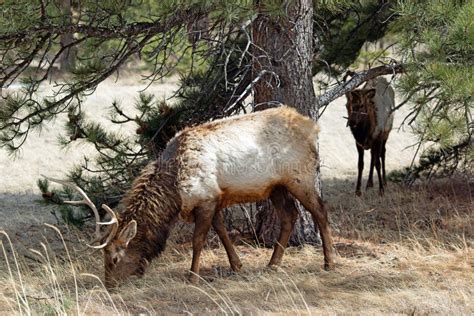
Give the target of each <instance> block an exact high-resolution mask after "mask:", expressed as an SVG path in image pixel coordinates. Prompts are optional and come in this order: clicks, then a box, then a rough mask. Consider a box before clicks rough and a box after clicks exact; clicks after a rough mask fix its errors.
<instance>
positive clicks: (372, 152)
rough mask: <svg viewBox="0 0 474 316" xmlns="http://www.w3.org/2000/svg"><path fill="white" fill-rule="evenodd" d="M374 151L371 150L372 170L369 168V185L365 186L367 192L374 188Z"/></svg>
mask: <svg viewBox="0 0 474 316" xmlns="http://www.w3.org/2000/svg"><path fill="white" fill-rule="evenodd" d="M374 163H375V159H374V151H373V149H370V168H369V179H368V180H367V185H366V186H365V190H367V189H368V188H372V187H373V186H374Z"/></svg>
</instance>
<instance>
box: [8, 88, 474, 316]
mask: <svg viewBox="0 0 474 316" xmlns="http://www.w3.org/2000/svg"><path fill="white" fill-rule="evenodd" d="M173 87H174V85H173V84H166V85H156V86H154V87H153V89H152V92H153V93H156V94H158V95H160V96H166V97H169V96H171V95H172V92H171V91H172V89H173ZM140 88H142V87H140V86H137V85H133V84H131V83H126V84H124V83H119V84H113V83H110V82H109V83H105V84H104V85H103V86H101V87H100V88H99V89H98V91H97V92H96V93H95V94H94V95H93V96H92V99H90V100H89V101H88V103H89V105H90V106H91V107H92V108H93V107H96V109H94V111H93V112H94V113H99V116H98V118H97V119H98V120H102V121H104V122H105V119H104V118H103V117H102V116H101V115H102V114H103V113H106V111H99V110H100V106H102V105H104V104H105V105H107V104H110V102H111V101H112V100H113V98H114V97H115V98H118V99H119V100H122V101H123V103H124V105H127V104H130V105H131V104H132V100H133V99H134V98H135V97H136V95H135V91H137V90H139V89H140ZM127 107H128V108H130V106H127ZM397 114H398V117H397V120H396V124H397V122H398V124H399V122H400V119H401V117H402V116H403V115H402V113H397ZM344 115H345V113H344V101H343V100H342V99H339V100H337V101H335V102H334V103H333V104H331V105H330V106H329V108H328V109H327V111H326V113H325V114H324V116H323V118H322V120H321V127H322V133H321V139H320V145H321V148H320V150H321V155H322V162H323V168H322V172H323V177H324V190H325V198H326V199H327V200H328V202H329V205H330V207H331V215H330V216H331V221H332V227H333V230H334V236H335V240H336V249H337V252H338V254H339V256H338V257H337V268H336V271H334V272H326V271H324V270H322V253H321V249H317V248H313V247H309V246H308V247H303V248H290V249H288V250H287V252H286V254H285V257H284V259H283V263H282V266H281V267H280V268H278V269H276V270H270V269H267V268H266V263H267V262H268V260H269V259H270V256H271V250H270V249H265V248H259V247H255V246H253V245H239V246H238V247H237V250H238V253H239V255H240V257H241V259H242V263H243V264H244V268H243V271H242V272H241V273H239V274H232V273H230V272H229V268H228V263H227V259H226V256H225V251H224V249H223V247H222V246H220V245H219V243H218V242H217V241H216V238H215V237H214V236H212V237H210V239H209V247H208V248H207V249H206V250H205V251H204V257H203V262H202V268H203V269H202V276H203V280H202V281H201V283H200V285H199V286H193V285H190V284H188V283H187V282H186V278H185V277H186V271H187V270H188V269H189V267H190V262H191V248H190V245H189V244H180V245H177V244H175V243H173V242H172V241H171V243H170V244H169V246H168V249H167V250H166V252H165V253H164V255H163V256H162V257H161V258H159V259H157V260H155V261H154V262H153V265H152V266H151V267H150V270H149V272H148V273H147V274H146V275H145V277H144V278H143V279H139V280H132V281H131V282H129V283H128V284H125V285H124V286H123V287H121V288H119V289H118V290H117V291H115V292H112V293H108V292H107V291H105V290H104V288H103V286H102V284H101V281H100V277H102V273H103V269H102V260H101V256H100V253H97V254H93V253H92V252H91V251H86V252H82V253H80V252H78V251H77V250H78V249H80V248H82V247H83V243H82V242H78V240H81V241H82V240H83V239H85V238H86V236H85V234H84V233H83V232H77V231H75V230H71V229H68V228H67V227H65V226H62V225H59V226H58V228H59V229H60V231H61V235H59V234H58V232H56V231H55V230H53V228H50V227H46V226H44V225H43V223H50V224H56V219H55V218H54V217H53V216H52V215H51V214H50V212H49V208H48V207H46V206H43V205H41V204H38V203H36V202H35V200H37V199H39V198H40V197H39V195H38V190H37V188H36V184H35V182H36V179H37V178H38V176H39V174H40V173H45V174H48V175H50V176H56V177H61V176H62V175H63V174H64V172H65V171H67V170H68V169H69V168H70V166H71V165H72V164H73V163H74V162H77V161H78V160H79V159H80V158H81V156H82V154H83V153H87V152H90V148H87V146H82V147H79V148H76V147H75V148H71V149H70V150H69V151H67V152H64V151H61V150H59V149H58V148H57V147H56V145H55V142H56V137H57V133H58V131H57V129H58V128H60V127H61V123H62V122H63V121H62V120H61V119H59V120H58V121H56V123H55V124H54V125H51V126H49V127H48V128H46V129H44V130H43V132H42V134H41V135H38V136H35V137H32V138H30V140H29V141H28V142H27V144H26V145H25V148H24V150H23V152H22V155H21V156H20V158H19V159H17V160H15V161H11V160H10V159H9V158H8V157H7V155H6V154H5V153H4V152H0V174H1V177H0V229H3V230H5V231H6V232H7V233H8V236H9V237H10V239H11V240H12V243H13V246H12V245H11V244H10V243H9V241H8V239H7V238H6V236H3V237H2V239H1V243H0V245H1V248H2V249H1V254H0V314H2V315H3V314H10V313H22V312H25V313H34V314H46V313H48V314H49V313H54V314H56V313H62V314H63V313H77V312H79V313H81V314H82V313H86V314H87V313H104V314H106V313H109V314H112V313H135V314H136V313H150V314H165V313H167V314H168V313H169V314H178V313H179V314H184V313H193V314H202V313H212V314H217V313H219V314H224V313H225V314H239V313H244V314H255V313H257V314H261V313H278V314H283V313H285V314H286V313H291V314H327V313H333V314H334V313H344V314H346V313H356V314H362V313H363V314H381V313H384V314H385V313H390V314H434V313H436V314H456V315H458V314H459V315H460V314H473V313H474V307H473V305H472V301H473V290H472V289H471V284H473V283H474V282H473V281H474V273H473V267H474V256H473V246H474V245H473V240H474V230H473V213H472V212H473V210H474V207H473V206H474V203H473V194H472V192H473V190H474V183H473V181H472V178H470V179H469V178H468V177H467V176H462V175H461V176H459V177H457V178H456V179H450V180H438V181H435V182H434V183H432V184H431V185H429V186H425V185H424V184H419V185H417V186H414V187H411V188H403V187H399V186H398V185H396V184H389V189H388V192H387V194H386V195H385V196H384V197H382V198H380V197H378V195H377V194H376V190H373V191H372V192H367V193H365V194H364V195H363V197H362V198H356V197H355V196H354V194H353V191H354V180H355V171H356V150H355V148H354V147H355V146H354V144H353V140H352V138H351V136H350V133H349V131H348V129H347V128H346V127H345V121H344V120H343V119H342V116H344ZM133 130H134V127H133V126H130V128H129V129H124V130H123V132H124V133H133ZM413 143H414V138H413V136H412V135H411V134H409V133H408V132H402V131H397V130H394V131H393V133H392V135H391V136H390V138H389V142H388V149H387V151H388V158H387V163H388V169H389V170H393V169H396V168H399V167H400V166H405V165H408V164H409V163H410V161H411V158H412V156H413V149H408V150H403V149H404V148H405V147H406V146H409V145H411V144H413ZM367 164H368V161H367V163H366V165H367ZM175 233H177V232H175ZM61 236H62V237H63V238H64V244H63V241H62V239H61ZM176 237H177V236H175V237H173V238H174V239H175V238H176ZM64 245H66V247H65V246H64ZM13 249H14V251H12V250H13ZM66 249H67V250H68V251H69V252H66V251H65V250H66Z"/></svg>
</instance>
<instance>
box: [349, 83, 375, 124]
mask: <svg viewBox="0 0 474 316" xmlns="http://www.w3.org/2000/svg"><path fill="white" fill-rule="evenodd" d="M374 96H375V89H367V90H353V91H350V92H347V93H346V97H347V104H346V108H347V116H348V118H347V126H349V127H350V128H351V129H355V128H366V127H367V125H369V124H370V122H369V117H368V115H369V112H370V111H373V109H374V108H375V105H374V100H373V98H374Z"/></svg>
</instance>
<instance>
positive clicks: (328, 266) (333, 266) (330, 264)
mask: <svg viewBox="0 0 474 316" xmlns="http://www.w3.org/2000/svg"><path fill="white" fill-rule="evenodd" d="M335 269H336V264H335V263H334V262H325V263H324V270H326V271H334V270H335Z"/></svg>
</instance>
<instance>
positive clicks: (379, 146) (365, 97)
mask: <svg viewBox="0 0 474 316" xmlns="http://www.w3.org/2000/svg"><path fill="white" fill-rule="evenodd" d="M346 97H347V105H346V107H347V114H348V122H347V124H348V126H349V127H350V129H351V132H352V135H353V136H354V138H355V142H356V147H357V152H358V154H359V161H358V175H357V187H356V195H358V196H360V195H361V191H360V187H361V181H362V171H363V170H364V150H368V149H370V169H369V179H368V181H367V188H370V187H373V185H374V182H373V172H374V166H375V169H376V170H377V177H378V180H379V194H380V195H383V193H384V187H385V185H386V175H385V151H386V150H385V146H386V143H387V139H388V135H389V134H390V131H391V130H392V125H393V109H394V106H395V93H394V91H393V89H392V87H390V85H389V83H388V82H387V80H386V79H385V78H381V77H379V78H375V79H373V80H370V81H369V82H368V83H367V84H366V85H365V86H364V88H363V89H358V90H353V91H350V92H348V93H347V94H346Z"/></svg>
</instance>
